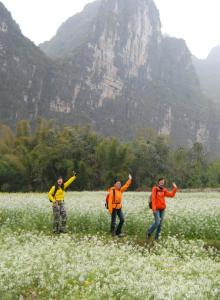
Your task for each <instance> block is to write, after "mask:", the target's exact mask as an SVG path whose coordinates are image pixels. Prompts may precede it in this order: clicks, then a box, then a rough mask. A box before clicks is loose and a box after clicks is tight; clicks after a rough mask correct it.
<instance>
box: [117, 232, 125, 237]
mask: <svg viewBox="0 0 220 300" xmlns="http://www.w3.org/2000/svg"><path fill="white" fill-rule="evenodd" d="M117 236H118V237H119V238H123V237H124V236H125V234H124V233H122V232H121V233H119V234H117Z"/></svg>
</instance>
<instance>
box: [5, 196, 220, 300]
mask: <svg viewBox="0 0 220 300" xmlns="http://www.w3.org/2000/svg"><path fill="white" fill-rule="evenodd" d="M104 198H105V193H101V192H98V193H89V192H84V193H67V194H66V200H65V202H66V206H67V210H68V212H69V218H71V217H73V218H76V219H77V217H79V216H81V217H80V218H79V219H77V220H80V221H82V220H84V221H89V222H90V224H89V225H90V226H94V227H93V228H94V229H95V228H96V224H99V223H100V222H105V220H106V222H108V221H109V215H108V213H107V211H106V210H105V208H104ZM50 206H51V205H50V203H49V201H48V200H47V197H46V195H44V194H0V258H1V259H0V299H1V300H16V299H18V300H24V299H36V300H38V299H40V300H41V299H43V300H44V299H45V300H49V299H51V300H53V299H54V300H61V299H62V300H72V299H73V300H75V299H76V300H77V299H85V300H96V299H97V300H98V299H100V300H102V299H103V300H104V299H114V300H116V299H122V300H123V299H126V300H129V299H132V300H133V299H134V300H142V299H143V300H147V299H152V300H154V299H155V300H165V299H167V300H172V299H173V300H176V299H177V300H178V299H180V300H182V299H190V300H191V299H192V300H193V299H201V300H203V299H204V300H209V299H220V254H219V252H218V250H217V249H215V248H209V247H207V243H206V242H207V241H206V238H205V236H209V235H210V236H214V237H216V242H218V241H219V240H220V228H219V227H220V200H219V195H218V193H204V194H203V193H195V194H193V193H189V194H187V193H183V194H178V195H177V197H176V198H175V199H170V200H168V208H167V213H166V219H165V224H164V231H165V232H166V235H164V236H163V235H162V240H161V241H160V242H159V243H155V244H154V245H153V246H151V247H149V245H145V244H143V245H141V246H138V245H137V244H136V240H135V239H132V230H133V231H134V236H135V234H137V233H138V232H139V231H140V232H143V235H144V234H145V230H146V226H147V225H148V224H149V223H150V222H151V221H152V216H151V212H150V211H149V209H148V208H147V195H146V194H145V193H126V194H125V195H124V212H125V218H126V223H127V225H126V224H125V229H126V226H127V229H128V230H130V235H129V238H125V239H114V240H112V239H111V238H110V237H108V236H102V235H100V234H97V235H95V234H93V235H91V234H84V233H83V234H79V233H77V234H75V233H73V232H72V231H70V232H69V234H67V235H60V236H53V235H52V234H50V233H47V232H44V231H43V230H38V228H37V227H35V223H36V222H37V221H38V219H40V222H43V223H44V224H45V225H48V224H49V223H48V220H50V219H48V218H50V217H48V216H51V207H50ZM17 214H18V215H19V217H17ZM20 216H24V217H23V218H22V219H21V220H20V219H19V218H20ZM92 221H93V222H94V224H95V225H94V224H92V223H91V222H92ZM13 222H14V223H15V224H14V223H13ZM77 225H78V226H84V227H85V228H86V226H87V224H77V223H76V224H75V226H77ZM25 226H26V227H27V230H26V229H25ZM178 228H179V229H178ZM14 229H16V230H14ZM175 230H177V233H178V235H174V233H175ZM191 231H193V232H195V235H198V236H201V238H200V239H196V238H195V239H188V238H187V235H188V233H190V232H191ZM206 231H207V233H206ZM209 231H210V233H209ZM140 234H142V233H140ZM203 235H204V239H203Z"/></svg>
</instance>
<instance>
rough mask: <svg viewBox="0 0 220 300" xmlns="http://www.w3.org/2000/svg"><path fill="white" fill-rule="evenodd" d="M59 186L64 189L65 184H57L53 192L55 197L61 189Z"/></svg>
mask: <svg viewBox="0 0 220 300" xmlns="http://www.w3.org/2000/svg"><path fill="white" fill-rule="evenodd" d="M59 188H61V189H62V190H64V185H63V184H62V185H61V186H59V185H58V184H57V183H56V184H55V190H54V192H53V195H52V196H53V197H55V195H56V193H57V191H58V190H59Z"/></svg>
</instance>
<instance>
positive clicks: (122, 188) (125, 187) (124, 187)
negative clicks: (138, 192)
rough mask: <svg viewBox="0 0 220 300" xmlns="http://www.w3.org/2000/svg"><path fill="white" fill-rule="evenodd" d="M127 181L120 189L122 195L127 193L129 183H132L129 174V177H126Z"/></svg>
mask: <svg viewBox="0 0 220 300" xmlns="http://www.w3.org/2000/svg"><path fill="white" fill-rule="evenodd" d="M128 178H129V179H128V181H127V182H126V183H125V185H123V186H122V187H121V192H122V193H124V192H125V191H127V189H128V188H129V186H130V185H131V183H132V176H131V175H130V174H129V176H128Z"/></svg>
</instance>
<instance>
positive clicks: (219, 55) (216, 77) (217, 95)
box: [193, 45, 220, 106]
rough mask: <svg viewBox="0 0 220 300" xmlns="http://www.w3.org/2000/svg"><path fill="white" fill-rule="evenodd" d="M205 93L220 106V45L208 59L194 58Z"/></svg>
mask: <svg viewBox="0 0 220 300" xmlns="http://www.w3.org/2000/svg"><path fill="white" fill-rule="evenodd" d="M193 62H194V65H195V68H196V71H197V74H198V76H199V78H200V81H201V87H202V89H203V90H204V92H205V94H206V95H207V96H208V97H210V98H212V99H213V100H214V101H215V103H217V104H218V105H219V106H220V45H219V46H217V47H215V48H213V49H212V50H211V52H210V54H209V55H208V57H207V59H204V60H199V59H197V58H194V60H193Z"/></svg>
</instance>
